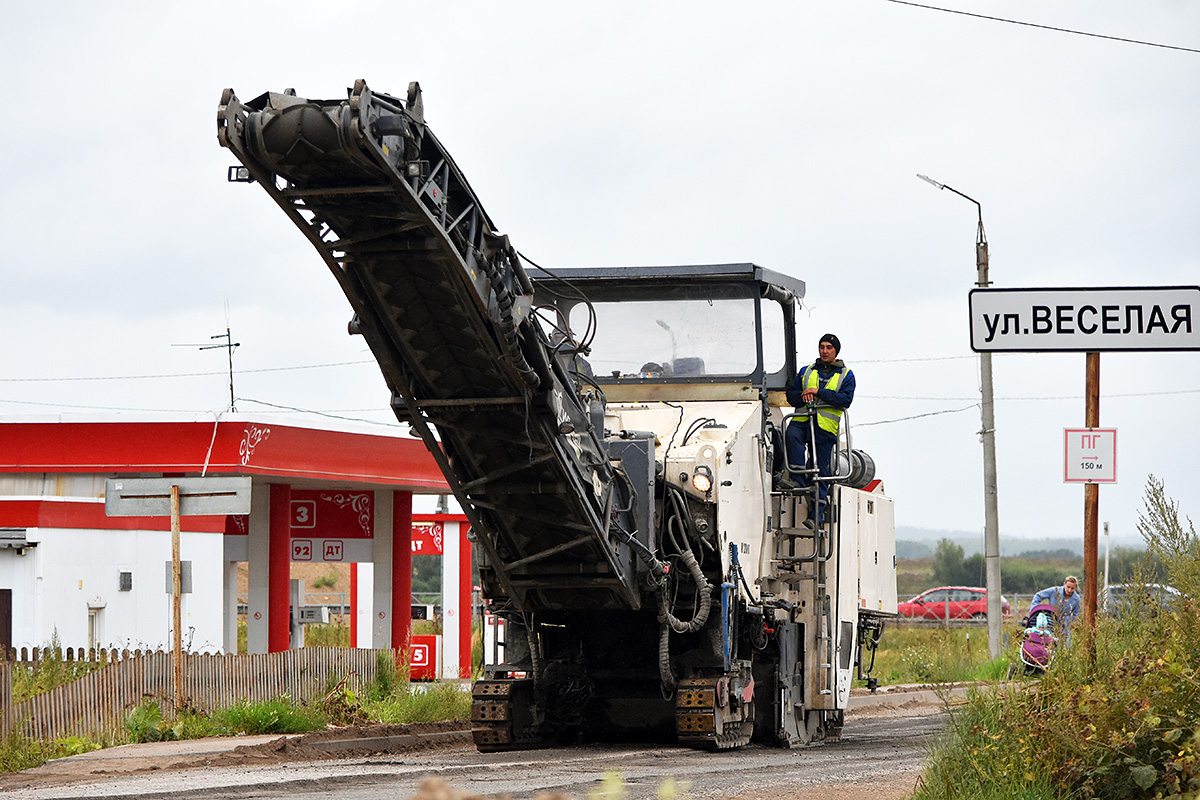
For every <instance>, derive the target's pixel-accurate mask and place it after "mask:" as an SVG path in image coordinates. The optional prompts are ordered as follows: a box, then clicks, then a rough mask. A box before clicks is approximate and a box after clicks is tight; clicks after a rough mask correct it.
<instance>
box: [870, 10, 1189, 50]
mask: <svg viewBox="0 0 1200 800" xmlns="http://www.w3.org/2000/svg"><path fill="white" fill-rule="evenodd" d="M887 2H889V3H895V4H896V5H900V6H912V7H913V8H924V9H928V10H929V11H942V12H945V13H947V14H958V15H960V16H963V17H975V18H976V19H986V20H989V21H991V22H1003V23H1006V24H1008V25H1021V26H1023V27H1026V28H1039V29H1041V30H1046V31H1054V32H1056V33H1069V34H1072V35H1074V36H1089V37H1091V38H1093V39H1108V40H1109V41H1113V42H1124V43H1126V44H1140V45H1143V46H1145V47H1159V48H1162V49H1164V50H1180V51H1182V52H1184V53H1200V50H1197V49H1195V48H1192V47H1181V46H1179V45H1173V44H1162V43H1160V42H1146V41H1142V40H1141V39H1128V38H1126V37H1124V36H1108V35H1106V34H1103V33H1091V32H1089V31H1079V30H1074V29H1072V28H1059V27H1056V26H1054V25H1042V24H1040V23H1036V22H1025V21H1023V20H1019V19H1008V18H1007V17H993V16H989V15H987V14H979V13H976V12H974V11H960V10H958V9H956V8H943V7H942V6H931V5H926V4H925V3H913V2H911V0H887Z"/></svg>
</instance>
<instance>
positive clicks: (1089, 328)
mask: <svg viewBox="0 0 1200 800" xmlns="http://www.w3.org/2000/svg"><path fill="white" fill-rule="evenodd" d="M969 304H970V311H971V349H972V350H974V351H975V352H977V353H983V352H1009V353H1013V352H1045V351H1051V350H1062V351H1076V352H1100V351H1112V350H1200V286H1149V287H1147V286H1143V287H1136V286H1130V287H1113V288H1096V289H1091V288H1081V289H973V290H971V293H970V296H969Z"/></svg>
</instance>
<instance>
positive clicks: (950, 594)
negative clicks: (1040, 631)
mask: <svg viewBox="0 0 1200 800" xmlns="http://www.w3.org/2000/svg"><path fill="white" fill-rule="evenodd" d="M896 609H897V610H898V611H899V612H900V613H901V614H902V615H903V616H906V617H923V618H926V619H946V615H947V610H948V611H949V616H950V619H985V618H986V617H987V590H986V589H980V588H979V587H978V586H939V587H938V588H936V589H930V590H928V591H926V592H922V593H921V594H919V595H917V596H916V597H914V598H913V599H912V600H909V601H908V602H907V603H900V604H899V605H898V606H896ZM1000 613H1001V614H1002V615H1003V616H1005V617H1007V616H1009V615H1010V614H1012V609H1011V608H1010V607H1009V605H1008V600H1006V599H1004V597H1001V598H1000Z"/></svg>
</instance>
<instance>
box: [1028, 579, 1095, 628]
mask: <svg viewBox="0 0 1200 800" xmlns="http://www.w3.org/2000/svg"><path fill="white" fill-rule="evenodd" d="M1078 588H1079V579H1078V578H1076V577H1075V576H1074V575H1068V576H1067V577H1066V580H1064V581H1063V585H1062V586H1051V587H1050V588H1048V589H1042V590H1041V591H1040V592H1038V593H1037V594H1035V595H1034V596H1033V599H1032V600H1030V601H1029V607H1030V609H1031V610H1032V609H1033V607H1034V606H1039V605H1048V606H1053V607H1054V613H1055V615H1056V616H1057V617H1058V623H1059V625H1060V626H1061V627H1062V634H1063V639H1064V641H1065V642H1066V643H1070V638H1071V623H1072V622H1074V621H1075V618H1076V617H1078V616H1079V614H1080V612H1081V611H1082V610H1083V609H1082V606H1081V605H1080V603H1079V595H1078V594H1077V593H1076V591H1075V590H1076V589H1078Z"/></svg>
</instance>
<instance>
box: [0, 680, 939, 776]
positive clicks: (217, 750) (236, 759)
mask: <svg viewBox="0 0 1200 800" xmlns="http://www.w3.org/2000/svg"><path fill="white" fill-rule="evenodd" d="M897 699H898V698H897ZM936 704H937V703H935V702H931V701H930V700H929V698H928V697H924V698H922V699H916V697H915V696H914V699H912V700H910V701H907V702H899V703H893V704H891V705H880V706H875V707H872V708H869V709H861V710H857V711H850V712H848V715H847V716H848V720H847V721H848V722H850V721H851V720H853V719H855V718H860V719H861V718H879V717H888V716H906V715H908V714H913V713H917V712H919V711H920V710H921V709H924V710H925V713H927V712H928V710H929V709H930V708H931V707H932V706H934V705H936ZM470 727H471V726H470V722H469V721H468V720H452V721H448V722H435V723H421V724H413V725H363V726H349V727H342V728H336V729H330V730H326V731H319V732H315V733H308V734H299V735H288V736H255V737H236V738H233V737H224V738H218V739H209V740H204V739H198V740H190V741H186V742H162V743H155V744H142V745H124V746H121V747H114V748H108V749H106V750H97V751H93V752H91V753H85V754H82V755H77V756H71V757H68V758H61V759H57V760H55V761H51V762H49V763H47V764H44V765H42V766H40V767H36V768H33V769H29V770H25V771H23V772H19V773H10V774H7V775H0V792H5V791H11V790H22V789H48V788H52V787H68V786H75V787H79V786H82V785H86V784H88V783H90V782H94V781H103V780H111V779H113V778H120V777H123V776H132V775H136V774H138V773H153V772H167V771H172V770H191V769H201V768H214V767H215V768H223V767H257V766H273V765H279V764H283V763H288V762H316V761H330V760H337V759H349V758H364V757H367V756H375V755H392V754H420V753H421V752H428V753H430V754H431V755H433V754H434V753H438V752H443V751H446V750H450V749H456V750H468V749H469V750H474V745H473V743H472V740H471V734H470ZM243 741H244V743H241V742H243ZM920 777H921V771H920V770H919V769H915V770H909V771H902V772H896V773H892V774H890V775H888V776H886V777H875V778H864V779H861V780H855V781H838V780H837V779H836V777H834V778H833V779H832V780H831V781H830V782H829V783H826V784H825V785H822V786H814V785H805V786H804V787H802V789H797V790H796V791H791V787H780V786H770V787H767V786H764V787H763V790H762V791H761V792H760V791H750V792H743V793H740V794H736V795H729V796H727V797H722V800H800V798H804V800H899V798H903V797H907V796H909V795H911V794H912V792H913V790H914V789H915V788H916V785H917V782H918V781H919V780H920ZM696 788H697V789H699V787H696ZM690 796H694V793H692V792H689V793H687V794H682V795H681V797H690ZM501 797H503V796H501ZM412 800H492V799H491V798H488V797H485V796H483V795H478V794H469V793H464V792H462V791H460V790H458V789H456V788H455V787H454V786H452V785H450V784H447V783H445V782H444V781H442V780H441V779H440V778H437V777H431V778H429V779H428V780H426V781H425V782H424V783H423V784H422V785H421V787H420V791H419V792H418V793H417V794H416V795H414V796H413V798H412ZM495 800H500V798H495ZM539 800H571V798H568V797H566V796H565V795H550V794H546V795H543V796H542V797H541V798H539Z"/></svg>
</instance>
